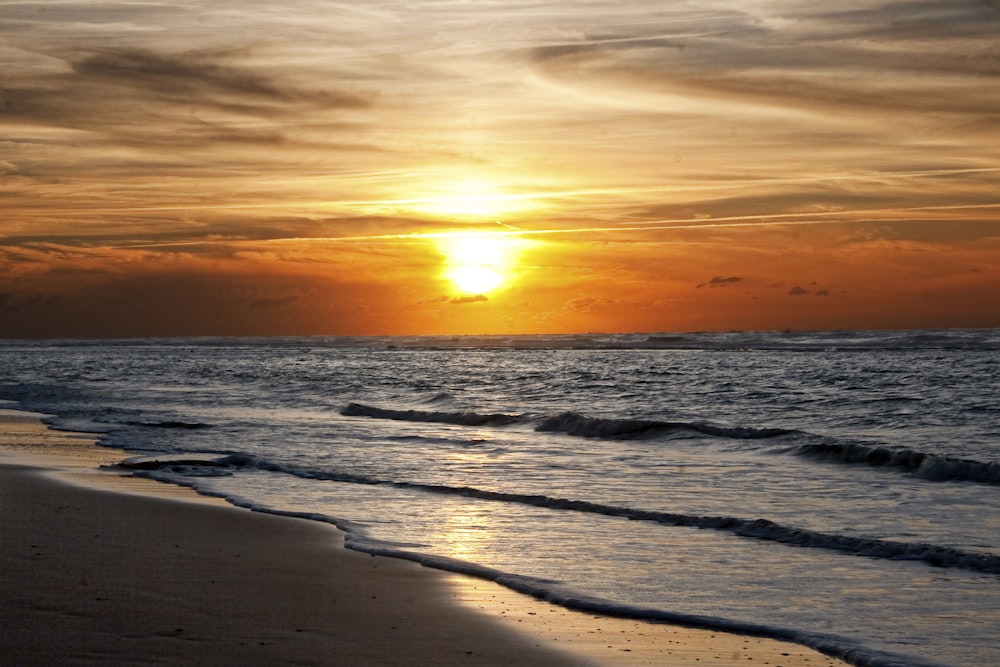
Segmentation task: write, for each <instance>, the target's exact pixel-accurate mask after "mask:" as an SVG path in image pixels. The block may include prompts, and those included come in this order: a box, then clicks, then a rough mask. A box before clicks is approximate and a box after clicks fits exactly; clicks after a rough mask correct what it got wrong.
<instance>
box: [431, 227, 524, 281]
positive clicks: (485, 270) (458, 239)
mask: <svg viewBox="0 0 1000 667" xmlns="http://www.w3.org/2000/svg"><path fill="white" fill-rule="evenodd" d="M524 244H525V241H524V240H523V239H519V238H516V237H513V236H510V235H503V234H489V233H478V234H477V233H464V234H449V235H447V236H443V237H441V238H440V239H439V240H438V250H439V251H440V252H441V254H442V255H444V258H445V268H444V274H443V275H444V278H445V279H447V280H449V281H450V282H451V283H452V284H453V285H454V286H455V287H456V288H457V289H458V290H459V291H460V292H463V293H465V294H476V295H478V294H485V293H487V292H492V291H494V290H496V289H499V288H500V287H503V286H504V285H505V284H506V283H508V282H510V280H511V279H512V277H513V273H514V268H515V265H516V263H517V257H518V255H519V253H520V251H521V249H522V248H523V246H524Z"/></svg>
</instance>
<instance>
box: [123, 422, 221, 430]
mask: <svg viewBox="0 0 1000 667" xmlns="http://www.w3.org/2000/svg"><path fill="white" fill-rule="evenodd" d="M124 423H125V425H126V426H141V427H144V428H178V429H188V430H192V431H193V430H196V429H201V428H211V424H203V423H201V422H185V421H174V420H168V421H127V422H124Z"/></svg>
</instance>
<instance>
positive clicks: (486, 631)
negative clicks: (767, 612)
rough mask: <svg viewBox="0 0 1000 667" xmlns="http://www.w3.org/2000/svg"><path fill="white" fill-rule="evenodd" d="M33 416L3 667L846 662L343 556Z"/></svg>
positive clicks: (318, 526) (12, 475) (17, 435)
mask: <svg viewBox="0 0 1000 667" xmlns="http://www.w3.org/2000/svg"><path fill="white" fill-rule="evenodd" d="M39 418H40V415H35V414H33V413H26V412H19V411H16V410H7V409H0V477H2V479H3V483H2V484H0V499H2V501H3V502H2V504H0V513H2V515H0V522H2V523H0V534H3V535H4V536H5V539H4V540H3V544H2V546H0V557H2V559H3V560H2V567H0V585H2V588H0V614H2V615H0V627H2V628H3V630H2V631H0V632H2V637H0V662H3V663H8V662H9V663H16V664H24V665H30V664H45V663H47V662H52V661H53V660H57V661H58V662H60V664H74V661H76V662H78V663H80V664H82V663H84V662H86V663H88V664H94V663H97V664H125V663H128V662H133V661H135V660H141V661H147V662H148V661H150V660H151V659H154V660H155V659H159V660H161V661H163V662H166V663H178V662H185V663H188V664H237V663H239V664H265V663H266V664H276V663H280V664H330V663H339V664H387V665H388V664H399V665H407V664H435V665H453V664H454V665H509V664H519V665H553V666H557V665H608V666H615V667H617V666H619V665H620V666H622V667H626V666H629V665H664V664H669V665H700V666H703V665H717V666H723V665H737V664H756V665H770V666H771V667H776V666H781V667H823V666H826V665H843V664H846V663H843V662H841V661H839V660H837V659H834V658H830V657H828V656H825V655H823V654H820V653H818V652H816V651H813V650H811V649H808V648H806V647H803V646H800V645H797V644H791V643H785V642H779V641H776V640H770V639H762V638H757V637H749V636H741V635H733V634H727V633H721V632H713V631H708V630H698V629H688V628H683V627H679V626H671V625H666V624H659V623H647V622H643V621H635V620H627V619H615V618H608V617H601V616H595V615H593V614H588V613H584V612H578V611H571V610H568V609H564V608H562V607H558V606H556V605H553V604H550V603H547V602H544V601H540V600H536V599H534V598H531V597H529V596H526V595H522V594H520V593H515V592H513V591H510V590H508V589H506V588H503V587H502V586H500V585H498V584H495V583H493V582H489V581H484V580H478V579H474V578H471V577H466V576H462V575H455V574H451V573H446V572H442V571H438V570H433V569H429V568H426V567H422V566H420V565H417V564H415V563H411V562H408V561H403V560H399V559H393V558H385V557H378V556H369V555H367V554H361V553H359V552H355V551H351V550H349V549H346V548H345V547H344V546H343V533H341V532H340V531H338V530H337V529H336V528H334V527H333V526H330V525H327V524H322V523H319V522H314V521H308V520H305V519H295V518H291V517H282V516H276V515H269V514H263V513H258V512H251V511H248V510H245V509H240V508H236V507H233V506H232V505H229V504H228V503H226V502H225V501H222V500H220V499H216V498H208V497H205V496H200V495H198V494H197V493H196V492H194V491H192V490H190V489H186V488H182V487H176V486H172V485H167V484H162V483H159V482H154V481H151V480H148V479H141V478H136V477H132V476H131V475H130V474H118V473H115V472H109V471H108V470H98V466H102V465H104V466H108V465H113V464H115V463H117V462H118V461H120V460H121V458H123V457H124V456H126V455H125V454H124V453H121V452H118V451H117V450H113V449H109V448H104V447H100V446H98V445H96V444H95V443H94V437H93V436H92V435H88V434H73V433H63V432H56V431H51V430H49V429H47V428H46V427H45V426H44V424H42V423H41V422H40V421H39ZM206 582H209V583H207V584H206ZM54 636H58V637H59V641H58V642H53V641H52V638H53V637H54Z"/></svg>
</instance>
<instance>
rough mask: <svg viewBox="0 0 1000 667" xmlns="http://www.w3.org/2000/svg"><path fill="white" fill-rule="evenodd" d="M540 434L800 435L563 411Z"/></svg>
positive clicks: (539, 428) (542, 425) (547, 421)
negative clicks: (586, 414) (543, 432)
mask: <svg viewBox="0 0 1000 667" xmlns="http://www.w3.org/2000/svg"><path fill="white" fill-rule="evenodd" d="M535 430H537V431H555V432H560V433H566V434H567V435H575V436H581V437H585V438H635V437H643V436H647V435H654V436H655V435H658V434H665V433H670V432H676V431H693V432H696V433H702V434H704V435H713V436H717V437H721V438H738V439H741V440H754V439H758V438H774V437H777V436H781V435H788V434H792V433H798V431H793V430H788V429H782V428H749V427H726V426H715V425H713V424H708V423H705V422H672V421H658V420H646V419H604V418H599V417H587V416H584V415H581V414H579V413H576V412H563V413H562V414H558V415H553V416H551V417H548V418H546V419H545V420H543V421H542V422H541V423H540V424H539V425H538V426H537V427H536V429H535Z"/></svg>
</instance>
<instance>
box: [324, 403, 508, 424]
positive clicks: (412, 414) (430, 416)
mask: <svg viewBox="0 0 1000 667" xmlns="http://www.w3.org/2000/svg"><path fill="white" fill-rule="evenodd" d="M340 414H342V415H344V416H345V417H372V418H375V419H393V420H396V421H408V422H440V423H444V424H456V425H459V426H504V425H506V424H513V423H516V422H519V421H522V420H523V417H522V416H521V415H508V414H503V413H499V414H480V413H478V412H472V411H471V410H463V411H462V412H437V411H427V410H392V409H388V408H376V407H372V406H370V405H363V404H361V403H350V404H348V406H347V407H345V408H344V409H343V410H341V411H340Z"/></svg>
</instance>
